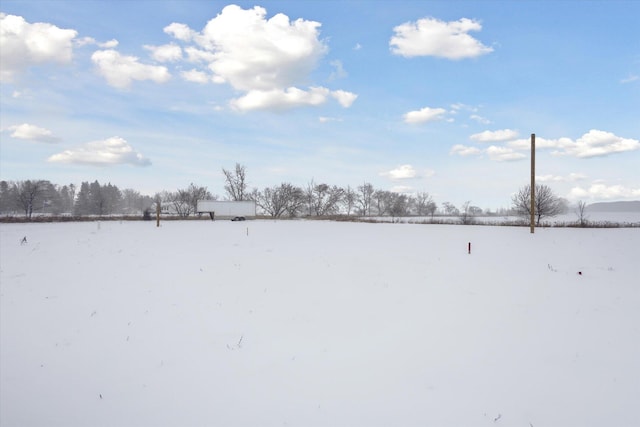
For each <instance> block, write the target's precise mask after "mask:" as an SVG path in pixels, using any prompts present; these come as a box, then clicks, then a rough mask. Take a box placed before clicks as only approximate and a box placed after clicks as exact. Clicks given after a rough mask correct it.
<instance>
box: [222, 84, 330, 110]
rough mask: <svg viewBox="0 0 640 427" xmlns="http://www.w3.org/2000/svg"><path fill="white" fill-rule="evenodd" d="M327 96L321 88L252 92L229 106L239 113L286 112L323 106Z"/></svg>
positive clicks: (291, 88)
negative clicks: (271, 110)
mask: <svg viewBox="0 0 640 427" xmlns="http://www.w3.org/2000/svg"><path fill="white" fill-rule="evenodd" d="M329 94H330V93H329V89H326V88H323V87H317V88H311V89H310V90H308V91H305V90H302V89H298V88H295V87H290V88H288V89H286V90H281V89H272V90H252V91H249V92H247V94H246V95H244V96H242V97H240V98H237V99H233V100H231V102H230V105H231V108H233V109H234V110H239V111H251V110H265V109H274V110H286V109H290V108H294V107H301V106H315V105H320V104H324V103H325V102H326V101H327V97H328V96H329Z"/></svg>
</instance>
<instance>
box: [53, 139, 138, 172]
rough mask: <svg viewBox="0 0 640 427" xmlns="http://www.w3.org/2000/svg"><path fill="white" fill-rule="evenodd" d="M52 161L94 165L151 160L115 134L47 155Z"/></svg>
mask: <svg viewBox="0 0 640 427" xmlns="http://www.w3.org/2000/svg"><path fill="white" fill-rule="evenodd" d="M48 161H49V162H53V163H73V164H84V165H94V166H111V165H120V164H130V165H134V166H149V165H150V164H151V162H150V161H149V159H146V158H144V157H143V156H142V155H141V154H140V153H138V152H137V151H135V150H134V149H133V147H132V146H131V145H129V143H128V142H127V141H126V140H124V139H122V138H120V137H117V136H114V137H111V138H108V139H105V140H101V141H93V142H88V143H86V144H84V145H82V146H80V147H77V148H75V149H71V150H65V151H63V152H62V153H58V154H54V155H53V156H51V157H49V159H48Z"/></svg>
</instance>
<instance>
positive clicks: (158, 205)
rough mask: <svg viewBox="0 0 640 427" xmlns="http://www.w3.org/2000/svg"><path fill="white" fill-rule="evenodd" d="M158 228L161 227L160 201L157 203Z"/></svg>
mask: <svg viewBox="0 0 640 427" xmlns="http://www.w3.org/2000/svg"><path fill="white" fill-rule="evenodd" d="M156 227H160V200H158V201H157V202H156Z"/></svg>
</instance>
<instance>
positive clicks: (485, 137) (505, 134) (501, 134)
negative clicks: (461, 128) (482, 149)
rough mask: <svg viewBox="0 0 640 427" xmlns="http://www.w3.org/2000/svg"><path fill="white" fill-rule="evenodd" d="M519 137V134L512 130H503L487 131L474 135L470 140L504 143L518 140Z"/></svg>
mask: <svg viewBox="0 0 640 427" xmlns="http://www.w3.org/2000/svg"><path fill="white" fill-rule="evenodd" d="M517 137H518V132H517V131H515V130H511V129H502V130H495V131H490V130H485V131H484V132H480V133H476V134H473V135H471V136H470V137H469V139H471V140H473V141H476V142H502V141H509V140H513V139H516V138H517Z"/></svg>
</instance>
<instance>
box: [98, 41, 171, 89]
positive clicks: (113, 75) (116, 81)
mask: <svg viewBox="0 0 640 427" xmlns="http://www.w3.org/2000/svg"><path fill="white" fill-rule="evenodd" d="M91 60H92V61H93V63H94V64H95V65H96V67H97V70H98V73H100V74H101V75H102V76H103V77H104V78H105V79H106V80H107V82H108V83H109V84H110V85H111V86H114V87H117V88H119V89H126V88H128V87H129V86H130V85H131V82H132V81H133V80H152V81H154V82H156V83H164V82H166V81H167V80H169V79H170V78H171V74H170V73H169V70H167V68H166V67H163V66H158V65H146V64H142V63H140V62H139V60H138V58H136V57H135V56H127V55H121V54H120V53H119V52H117V51H115V50H111V49H109V50H98V51H96V52H94V53H93V55H91Z"/></svg>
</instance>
